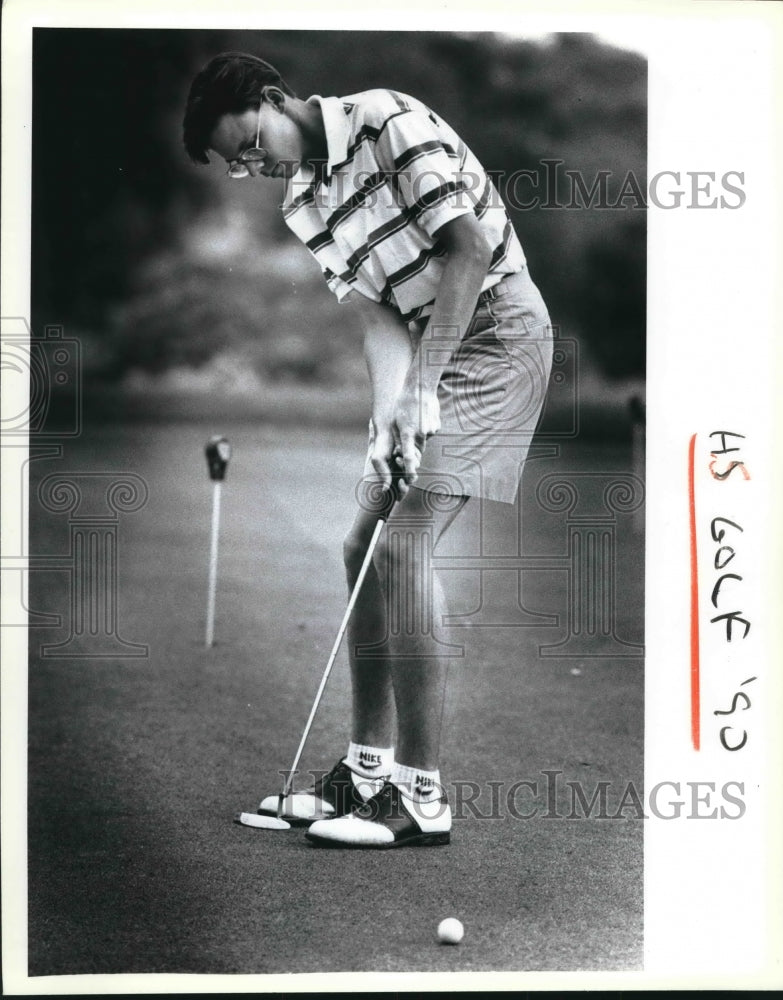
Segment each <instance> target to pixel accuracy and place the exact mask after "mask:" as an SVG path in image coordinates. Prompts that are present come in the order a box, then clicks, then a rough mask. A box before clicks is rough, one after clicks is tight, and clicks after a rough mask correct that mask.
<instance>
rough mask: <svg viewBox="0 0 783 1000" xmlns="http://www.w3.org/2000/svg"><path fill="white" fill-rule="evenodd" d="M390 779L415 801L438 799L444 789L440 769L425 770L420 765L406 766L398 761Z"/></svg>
mask: <svg viewBox="0 0 783 1000" xmlns="http://www.w3.org/2000/svg"><path fill="white" fill-rule="evenodd" d="M390 781H391V782H392V784H394V785H397V787H398V788H399V789H400V791H402V792H403V794H404V795H406V796H407V797H408V798H409V799H413V801H414V802H429V801H430V800H431V799H438V798H440V796H441V794H442V791H443V789H442V788H441V785H440V771H423V770H422V769H421V768H420V767H406V766H405V764H398V763H397V762H396V761H395V762H394V767H393V768H392V775H391V778H390Z"/></svg>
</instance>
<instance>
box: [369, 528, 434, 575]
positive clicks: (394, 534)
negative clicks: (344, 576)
mask: <svg viewBox="0 0 783 1000" xmlns="http://www.w3.org/2000/svg"><path fill="white" fill-rule="evenodd" d="M375 565H376V567H377V569H378V575H379V576H380V578H381V580H384V581H388V582H389V583H390V584H391V585H392V586H393V585H394V584H395V583H399V584H402V583H403V582H405V583H406V585H407V586H408V587H411V586H412V587H416V585H417V583H418V584H421V585H422V586H423V585H424V584H425V583H426V580H427V579H428V576H429V573H431V571H432V532H431V531H429V530H426V529H422V528H416V527H413V526H412V525H409V524H406V525H405V526H399V527H398V526H396V525H394V524H393V523H390V524H389V525H388V527H387V529H386V531H385V532H384V534H383V535H382V536H381V538H380V540H379V542H378V547H377V548H376V550H375Z"/></svg>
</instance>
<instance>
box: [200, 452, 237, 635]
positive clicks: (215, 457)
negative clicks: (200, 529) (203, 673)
mask: <svg viewBox="0 0 783 1000" xmlns="http://www.w3.org/2000/svg"><path fill="white" fill-rule="evenodd" d="M206 455H207V464H208V466H209V478H210V479H211V480H212V484H213V490H212V535H211V539H210V546H209V583H208V587H207V629H206V636H205V639H204V645H205V646H206V648H207V649H209V648H210V646H212V645H213V644H214V642H215V591H216V590H217V562H218V532H219V530H220V491H221V487H222V485H223V480H224V478H225V475H226V467H227V465H228V460H229V458H231V445H229V443H228V441H227V440H226V438H224V437H220V436H219V435H216V436H215V437H211V438H210V439H209V441H207V447H206Z"/></svg>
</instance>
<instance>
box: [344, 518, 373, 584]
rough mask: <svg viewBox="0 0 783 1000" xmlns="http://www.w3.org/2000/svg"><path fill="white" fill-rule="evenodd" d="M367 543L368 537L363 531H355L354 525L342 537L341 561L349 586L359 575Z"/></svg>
mask: <svg viewBox="0 0 783 1000" xmlns="http://www.w3.org/2000/svg"><path fill="white" fill-rule="evenodd" d="M369 544H370V539H369V538H368V537H366V536H365V534H364V533H363V532H361V531H357V530H356V528H355V527H353V528H351V530H350V531H349V532H348V534H347V535H346V536H345V538H344V539H343V562H344V563H345V572H346V574H347V576H348V582H349V584H350V585H351V586H353V584H354V583H355V582H356V578H357V577H358V576H359V572H360V570H361V568H362V563H363V562H364V557H365V555H366V554H367V546H368V545H369Z"/></svg>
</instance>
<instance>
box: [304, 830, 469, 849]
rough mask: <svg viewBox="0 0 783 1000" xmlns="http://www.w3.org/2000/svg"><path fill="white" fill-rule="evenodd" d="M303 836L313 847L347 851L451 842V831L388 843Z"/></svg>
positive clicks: (423, 845) (441, 845) (433, 845)
mask: <svg viewBox="0 0 783 1000" xmlns="http://www.w3.org/2000/svg"><path fill="white" fill-rule="evenodd" d="M305 837H306V838H307V839H308V840H309V841H310V843H311V844H312V845H313V846H314V847H329V848H332V849H337V850H347V851H388V850H390V849H391V848H393V847H445V845H446V844H449V843H451V833H450V832H449V831H445V832H443V833H418V834H416V835H415V836H413V837H404V838H403V839H402V840H393V841H392V842H391V843H390V844H341V843H340V842H339V841H338V840H326V838H321V837H314V836H313V835H312V834H310V833H306V834H305Z"/></svg>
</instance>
